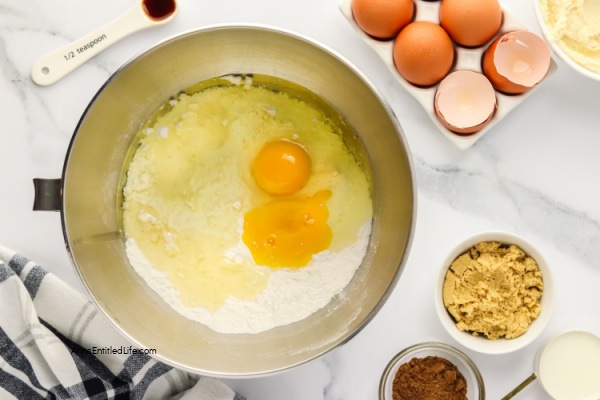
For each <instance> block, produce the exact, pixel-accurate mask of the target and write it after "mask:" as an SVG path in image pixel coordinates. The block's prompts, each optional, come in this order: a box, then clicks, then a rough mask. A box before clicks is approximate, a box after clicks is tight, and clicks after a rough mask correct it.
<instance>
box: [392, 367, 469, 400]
mask: <svg viewBox="0 0 600 400" xmlns="http://www.w3.org/2000/svg"><path fill="white" fill-rule="evenodd" d="M392 399H393V400H440V399H444V400H466V399H467V381H466V380H465V378H464V376H463V375H462V374H461V373H460V371H459V370H458V368H457V367H456V365H454V364H452V363H451V362H450V361H448V360H446V359H445V358H441V357H436V356H427V357H425V358H416V357H415V358H413V359H412V360H410V361H409V362H407V363H404V364H402V365H401V366H400V368H399V369H398V372H396V376H395V377H394V383H393V385H392Z"/></svg>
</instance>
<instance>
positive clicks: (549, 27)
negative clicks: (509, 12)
mask: <svg viewBox="0 0 600 400" xmlns="http://www.w3.org/2000/svg"><path fill="white" fill-rule="evenodd" d="M533 4H534V7H535V14H536V17H537V20H538V23H539V25H540V28H541V30H542V35H543V36H544V39H546V41H547V42H548V44H549V45H550V47H551V48H552V50H553V51H554V53H555V54H556V55H557V56H558V57H559V58H560V59H561V60H563V61H564V62H565V63H566V64H567V65H568V66H569V67H571V68H572V69H574V70H575V71H576V72H578V73H580V74H581V75H583V76H586V77H588V78H591V79H595V80H598V81H600V1H598V0H577V1H571V0H534V1H533Z"/></svg>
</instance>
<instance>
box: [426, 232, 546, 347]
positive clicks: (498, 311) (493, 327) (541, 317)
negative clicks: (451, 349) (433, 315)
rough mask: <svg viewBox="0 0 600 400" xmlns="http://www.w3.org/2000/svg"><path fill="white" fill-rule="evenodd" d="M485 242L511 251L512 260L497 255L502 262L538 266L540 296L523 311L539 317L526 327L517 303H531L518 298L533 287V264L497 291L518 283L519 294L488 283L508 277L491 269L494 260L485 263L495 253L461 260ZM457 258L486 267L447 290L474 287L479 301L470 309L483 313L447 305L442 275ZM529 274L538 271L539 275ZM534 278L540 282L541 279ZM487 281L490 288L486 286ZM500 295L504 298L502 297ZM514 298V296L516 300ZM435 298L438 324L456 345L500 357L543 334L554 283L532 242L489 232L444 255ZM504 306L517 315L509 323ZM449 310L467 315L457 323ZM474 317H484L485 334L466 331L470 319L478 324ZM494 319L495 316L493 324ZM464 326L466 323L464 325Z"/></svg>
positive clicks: (528, 299)
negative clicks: (496, 277)
mask: <svg viewBox="0 0 600 400" xmlns="http://www.w3.org/2000/svg"><path fill="white" fill-rule="evenodd" d="M486 242H498V243H501V244H502V246H501V247H500V248H499V250H498V252H500V253H502V254H504V252H508V251H510V252H512V251H514V252H515V255H513V254H507V255H501V256H498V257H501V259H502V260H508V259H511V258H512V259H517V260H519V262H520V260H526V259H527V258H528V257H529V258H531V259H533V261H535V264H537V269H539V273H541V282H542V284H543V286H542V288H541V297H539V296H538V301H539V303H538V306H531V305H530V306H529V307H527V309H533V310H535V309H537V310H538V313H537V315H536V314H534V315H533V316H531V318H530V319H529V320H528V322H527V325H526V327H525V328H523V320H524V319H525V320H527V316H526V315H523V314H521V308H523V307H520V306H519V301H521V302H522V304H523V305H525V304H530V302H531V301H532V299H531V298H530V297H522V295H523V293H530V292H531V290H530V289H528V288H527V286H528V285H529V284H530V283H531V279H532V276H533V275H532V273H531V271H532V270H531V268H533V267H532V266H531V261H530V260H529V261H527V262H525V261H523V265H524V266H522V267H521V268H524V271H528V273H527V274H525V273H523V276H522V277H521V276H519V275H518V274H516V275H515V276H511V277H510V278H506V280H505V281H504V283H500V284H499V286H500V287H501V288H505V286H506V284H507V283H514V282H518V283H516V284H514V286H515V287H518V288H519V290H514V291H513V290H512V289H513V288H512V287H510V288H509V289H511V290H507V291H505V292H503V291H502V290H500V289H499V288H494V287H493V286H492V283H493V279H491V278H492V277H493V276H494V275H493V274H497V276H498V277H500V278H502V279H505V277H506V270H505V271H502V270H499V269H497V268H498V267H496V266H494V265H493V262H492V261H489V260H490V259H491V258H493V257H495V254H494V252H493V251H492V250H490V253H489V254H483V252H482V253H478V254H479V255H478V257H476V258H473V257H472V255H469V256H468V257H466V256H465V255H466V254H468V252H469V250H470V249H471V248H473V247H474V246H475V245H477V244H479V243H486ZM511 245H514V246H516V248H514V250H513V248H511V247H510V246H511ZM492 248H493V246H492ZM518 249H521V250H522V252H524V253H525V256H524V257H523V256H522V253H519V252H518ZM519 254H521V255H519ZM482 255H483V258H482ZM459 257H463V258H462V260H463V261H465V260H468V259H471V258H472V259H473V260H475V261H474V262H477V263H478V264H481V265H484V264H485V265H486V268H488V269H487V270H486V271H485V272H483V273H482V272H481V271H479V272H478V271H475V272H473V274H472V275H471V276H470V277H468V278H465V279H467V281H466V282H467V283H464V282H460V283H457V281H456V280H455V281H449V282H450V283H449V285H451V286H450V287H453V286H458V285H462V284H465V285H468V284H471V283H473V282H474V283H475V285H476V291H477V292H478V293H483V294H482V296H483V300H481V301H479V302H477V301H474V302H473V303H474V304H475V305H474V306H473V307H475V308H479V309H481V310H485V312H479V310H477V309H475V310H473V309H470V308H469V307H470V306H469V305H465V303H464V299H463V300H457V302H456V303H452V301H449V302H448V307H447V305H446V304H445V301H444V297H445V296H444V284H445V281H446V275H447V274H448V271H449V269H450V266H451V265H452V264H453V262H454V261H455V260H457V259H458V258H459ZM465 257H466V258H465ZM488 262H489V264H488ZM511 262H512V261H511ZM463 265H464V263H463ZM509 268H513V266H512V265H510V266H508V267H507V270H509ZM459 271H460V269H455V270H454V271H453V273H452V275H453V276H452V278H454V279H456V277H457V276H458V275H460V272H459ZM533 271H534V272H536V271H537V270H533ZM536 273H537V272H536ZM478 274H479V275H478ZM537 275H538V278H539V274H537ZM465 277H466V275H465ZM521 278H522V281H521V282H519V279H521ZM490 280H491V281H492V283H490ZM538 282H539V279H538ZM448 289H449V288H448ZM515 292H516V293H515ZM447 293H449V292H447ZM533 294H534V295H535V290H534V291H533ZM467 296H468V295H467ZM502 296H506V297H504V298H502ZM515 296H518V298H517V297H515ZM495 297H496V298H501V299H502V300H499V301H490V299H494V298H495ZM434 298H435V307H436V311H437V314H438V316H439V318H440V321H441V323H442V325H443V326H444V328H445V329H446V331H447V332H448V333H449V334H450V336H451V337H452V338H453V339H454V340H456V341H457V342H459V343H460V344H462V345H463V346H465V347H467V348H469V349H471V350H474V351H477V352H480V353H486V354H504V353H510V352H513V351H516V350H518V349H521V348H523V347H524V346H526V345H528V344H530V343H531V342H532V341H534V340H535V339H536V338H537V337H538V336H539V335H540V333H541V332H542V331H543V330H544V328H545V327H546V325H547V323H548V321H549V320H550V316H551V314H552V309H553V305H554V284H553V280H552V274H551V271H550V268H549V266H548V263H547V262H546V260H545V259H544V257H543V256H542V254H541V253H540V252H539V251H538V250H537V248H536V247H535V246H534V245H533V244H532V243H531V242H529V241H528V240H526V239H525V238H523V237H521V236H518V235H515V234H512V233H509V232H501V231H489V232H483V233H479V234H476V235H473V236H471V237H469V238H467V239H465V240H463V241H461V242H460V243H458V244H457V245H456V246H454V248H453V249H452V250H451V251H450V252H449V253H448V255H447V256H446V258H445V259H444V260H443V262H442V265H441V269H440V273H439V275H438V280H437V282H436V285H435V295H434ZM457 304H460V307H459V306H457ZM465 307H466V308H465ZM507 307H513V308H514V307H517V308H518V312H515V319H514V320H508V322H507V320H506V314H507V313H506V308H507ZM449 310H451V311H452V312H453V313H454V314H455V315H456V314H457V313H465V314H464V316H465V317H464V319H463V320H462V321H460V323H459V322H458V321H457V319H456V318H455V317H454V316H453V315H452V314H451V312H450V311H449ZM525 314H526V313H525ZM477 315H479V316H481V315H483V317H482V318H480V321H479V323H480V324H481V325H484V326H485V325H488V327H489V330H487V331H485V329H484V330H479V332H477V330H478V329H470V326H472V324H473V323H474V322H473V320H477V319H478V317H477ZM474 316H475V317H474ZM496 316H499V317H498V318H497V319H496ZM465 321H468V322H467V323H465ZM490 321H493V322H490ZM469 324H471V325H469ZM511 325H512V326H511ZM484 331H485V332H484Z"/></svg>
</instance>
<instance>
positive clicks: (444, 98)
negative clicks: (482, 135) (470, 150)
mask: <svg viewBox="0 0 600 400" xmlns="http://www.w3.org/2000/svg"><path fill="white" fill-rule="evenodd" d="M434 108H435V113H436V115H437V117H438V119H439V120H440V122H441V123H442V125H444V126H445V127H446V128H448V129H449V130H451V131H452V132H455V133H458V134H460V135H470V134H472V133H475V132H477V131H479V130H481V129H483V127H485V126H486V125H487V124H488V122H490V120H491V119H492V117H493V116H494V113H495V112H496V109H497V104H496V93H495V92H494V88H493V87H492V84H491V83H490V81H489V80H488V79H487V78H486V77H485V76H483V75H482V74H480V73H477V72H473V71H466V70H462V71H455V72H453V73H451V74H450V75H448V76H447V77H446V78H444V79H443V80H442V82H440V85H439V86H438V88H437V91H436V93H435V98H434Z"/></svg>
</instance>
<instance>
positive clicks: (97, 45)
mask: <svg viewBox="0 0 600 400" xmlns="http://www.w3.org/2000/svg"><path fill="white" fill-rule="evenodd" d="M152 25H153V22H152V21H151V20H149V19H148V18H147V17H146V16H145V15H144V12H143V10H142V7H141V6H140V5H139V4H137V5H136V6H134V7H132V8H131V9H129V10H128V11H126V12H125V13H124V14H122V15H121V16H120V17H118V18H117V19H115V20H114V21H112V22H110V23H108V24H106V25H104V26H103V27H102V28H100V29H97V30H95V31H94V32H92V33H90V34H88V35H85V36H84V37H82V38H80V39H78V40H76V41H74V42H72V43H69V44H67V45H66V46H64V47H61V48H59V49H57V50H54V51H53V52H51V53H49V54H47V55H45V56H43V57H41V58H40V59H38V60H37V61H36V62H35V63H34V64H33V68H32V70H31V79H32V80H33V81H34V82H35V83H37V84H38V85H42V86H46V85H51V84H53V83H54V82H56V81H58V80H59V79H61V78H63V77H64V76H65V75H67V74H69V73H70V72H72V71H73V70H74V69H76V68H77V67H79V66H80V65H81V64H83V63H85V62H86V61H88V60H89V59H90V58H92V57H94V56H95V55H96V54H98V53H100V52H101V51H103V50H104V49H107V48H108V47H110V46H111V45H113V44H115V43H116V42H118V41H119V40H121V39H122V38H124V37H125V36H127V35H130V34H132V33H134V32H137V31H139V30H141V29H144V28H148V27H150V26H152Z"/></svg>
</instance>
